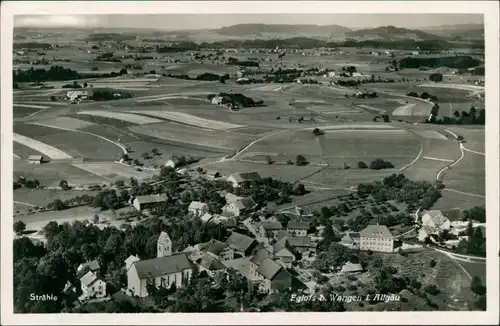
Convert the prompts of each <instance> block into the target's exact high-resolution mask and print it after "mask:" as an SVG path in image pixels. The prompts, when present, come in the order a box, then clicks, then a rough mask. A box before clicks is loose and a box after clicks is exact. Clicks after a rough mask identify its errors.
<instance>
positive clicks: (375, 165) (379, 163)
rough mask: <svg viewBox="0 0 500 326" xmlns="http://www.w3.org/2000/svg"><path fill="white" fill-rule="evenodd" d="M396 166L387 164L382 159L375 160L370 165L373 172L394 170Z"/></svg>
mask: <svg viewBox="0 0 500 326" xmlns="http://www.w3.org/2000/svg"><path fill="white" fill-rule="evenodd" d="M392 168H394V165H392V163H391V162H386V161H384V160H383V159H381V158H377V159H375V160H374V161H373V162H371V163H370V169H372V170H382V169H392Z"/></svg>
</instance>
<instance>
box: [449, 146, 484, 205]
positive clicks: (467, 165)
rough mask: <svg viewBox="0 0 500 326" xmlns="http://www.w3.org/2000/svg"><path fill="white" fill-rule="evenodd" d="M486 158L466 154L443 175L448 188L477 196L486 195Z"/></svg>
mask: <svg viewBox="0 0 500 326" xmlns="http://www.w3.org/2000/svg"><path fill="white" fill-rule="evenodd" d="M485 177H486V171H485V157H484V156H483V155H478V154H474V153H470V152H465V155H464V157H463V158H462V159H461V160H460V161H459V162H458V163H457V164H456V165H454V166H453V167H452V168H451V169H449V170H448V171H446V172H445V173H444V174H443V180H444V183H445V185H446V187H448V188H451V189H455V190H459V191H462V192H466V193H471V194H475V195H482V196H484V195H485V190H486V185H485V182H486V180H485Z"/></svg>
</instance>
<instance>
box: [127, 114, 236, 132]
mask: <svg viewBox="0 0 500 326" xmlns="http://www.w3.org/2000/svg"><path fill="white" fill-rule="evenodd" d="M130 112H132V113H138V114H144V115H148V116H153V117H157V118H161V119H165V120H171V121H174V122H178V123H182V124H186V125H191V126H195V127H200V128H205V129H215V130H226V129H234V128H240V127H244V126H243V125H236V124H231V123H227V122H221V121H216V120H208V119H203V118H200V117H197V116H195V115H192V114H187V113H182V112H173V111H149V110H144V111H143V110H141V111H130Z"/></svg>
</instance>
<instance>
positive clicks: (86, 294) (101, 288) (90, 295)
mask: <svg viewBox="0 0 500 326" xmlns="http://www.w3.org/2000/svg"><path fill="white" fill-rule="evenodd" d="M80 284H81V289H82V295H81V296H80V298H79V299H80V301H86V300H89V299H98V298H104V297H105V296H106V282H104V281H103V280H100V279H99V278H98V277H97V275H95V274H94V273H93V272H91V271H89V272H87V274H85V275H83V276H82V277H81V278H80Z"/></svg>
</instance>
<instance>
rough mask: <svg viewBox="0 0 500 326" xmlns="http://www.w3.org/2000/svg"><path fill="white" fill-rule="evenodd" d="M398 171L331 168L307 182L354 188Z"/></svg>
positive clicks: (309, 178) (308, 179)
mask: <svg viewBox="0 0 500 326" xmlns="http://www.w3.org/2000/svg"><path fill="white" fill-rule="evenodd" d="M396 171H397V169H384V170H378V171H377V170H370V169H364V170H360V169H347V170H344V169H341V168H340V167H337V166H335V167H329V168H327V169H324V170H322V171H320V172H319V173H317V174H315V175H313V176H311V177H308V178H307V179H306V180H307V181H310V182H314V183H317V184H318V185H325V186H336V187H352V186H357V185H358V184H360V183H364V182H372V181H376V180H382V178H384V177H386V176H388V175H391V174H393V173H396Z"/></svg>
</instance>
